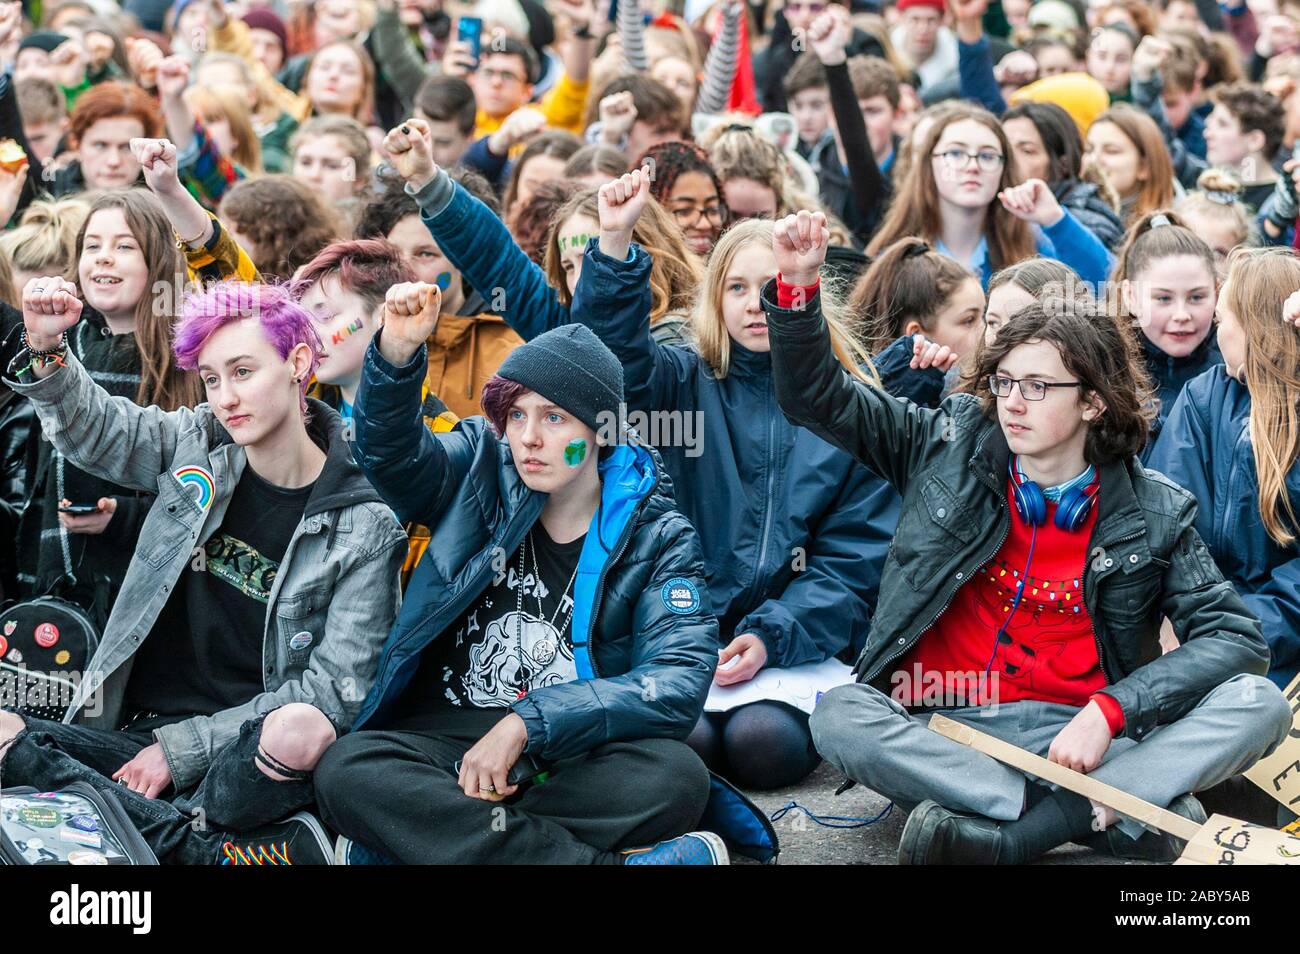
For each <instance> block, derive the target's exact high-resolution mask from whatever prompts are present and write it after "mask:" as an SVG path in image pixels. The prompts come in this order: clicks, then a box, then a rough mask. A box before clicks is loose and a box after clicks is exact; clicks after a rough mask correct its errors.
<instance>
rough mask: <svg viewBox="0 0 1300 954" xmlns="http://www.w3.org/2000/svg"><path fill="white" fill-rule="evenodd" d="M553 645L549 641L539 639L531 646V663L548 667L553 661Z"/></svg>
mask: <svg viewBox="0 0 1300 954" xmlns="http://www.w3.org/2000/svg"><path fill="white" fill-rule="evenodd" d="M555 652H556V649H555V643H553V642H551V641H550V640H549V639H539V640H538V641H537V642H536V643H534V644H533V661H534V662H536V663H537V665H539V666H549V665H550V664H551V663H553V662H554V661H555Z"/></svg>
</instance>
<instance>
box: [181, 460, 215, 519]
mask: <svg viewBox="0 0 1300 954" xmlns="http://www.w3.org/2000/svg"><path fill="white" fill-rule="evenodd" d="M172 476H173V477H175V478H176V482H177V483H178V484H180V485H181V487H182V488H183V489H184V490H185V492H186V493H188V494H189V495H190V496H191V497H193V498H194V502H195V503H196V504H198V505H199V509H201V510H207V509H208V508H209V507H211V506H212V499H213V498H214V497H215V496H216V495H217V484H216V481H214V480H213V479H212V475H211V474H209V473H208V472H207V471H206V470H204V469H203V468H202V467H180V468H177V469H176V470H174V471H172Z"/></svg>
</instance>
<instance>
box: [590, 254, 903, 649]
mask: <svg viewBox="0 0 1300 954" xmlns="http://www.w3.org/2000/svg"><path fill="white" fill-rule="evenodd" d="M650 265H651V260H650V256H649V255H648V254H647V253H646V252H645V250H644V249H642V248H640V247H638V246H635V245H634V246H633V247H632V252H631V255H630V258H629V260H628V261H626V262H618V261H615V260H614V259H612V258H610V257H609V256H607V255H604V254H602V253H601V252H600V250H599V248H598V243H597V241H596V240H595V239H592V240H591V241H590V242H589V243H588V246H587V252H586V257H585V259H584V261H583V266H582V277H581V280H580V281H579V282H578V287H577V290H576V293H575V295H574V300H573V307H572V314H573V317H574V319H575V320H578V321H582V322H583V323H584V324H586V325H588V326H589V327H590V328H591V329H592V330H593V331H595V332H596V333H597V334H598V335H599V336H600V338H601V340H602V341H604V342H605V344H606V345H608V346H609V349H610V350H611V351H613V352H614V354H616V355H617V356H618V358H619V360H620V361H622V363H623V380H624V382H625V391H626V399H627V405H628V408H629V414H630V415H635V414H636V413H637V412H642V413H646V414H647V415H649V417H648V420H645V421H637V420H635V419H634V420H632V421H631V423H632V424H633V425H634V426H635V425H646V424H648V425H649V426H650V427H651V428H652V430H651V433H650V434H649V435H647V437H648V438H649V439H650V440H652V441H654V440H655V439H656V437H657V438H658V443H657V446H658V447H659V450H660V452H661V453H662V454H663V458H664V465H665V467H667V469H668V472H669V473H670V474H672V476H673V483H674V484H675V486H676V488H677V500H678V506H679V507H680V508H681V510H682V512H683V513H685V514H686V516H687V517H689V518H690V520H691V521H692V522H693V523H694V524H695V526H696V528H697V529H698V530H699V534H700V540H701V542H702V543H703V545H704V563H705V566H706V567H707V569H708V573H709V592H710V596H711V598H712V600H713V606H714V609H715V611H716V612H717V614H718V620H719V623H720V624H721V632H722V637H723V639H724V640H726V639H729V638H730V637H732V636H734V635H739V634H741V633H754V634H755V635H757V636H758V637H759V638H760V639H762V640H763V643H764V645H765V646H766V648H767V653H768V665H769V666H778V667H785V666H794V665H798V664H800V663H808V662H821V661H822V660H824V659H828V658H829V657H831V656H835V655H837V654H843V655H844V656H845V657H846V658H850V659H851V658H852V654H853V653H856V652H857V650H858V649H860V647H861V646H862V644H863V642H864V641H865V639H866V635H867V632H868V630H869V629H870V623H871V609H872V607H873V606H874V604H875V602H876V597H877V593H878V590H879V586H880V572H881V569H882V568H883V566H884V562H885V554H886V552H887V551H888V549H889V543H890V540H891V538H892V537H893V532H894V528H895V526H896V525H897V522H898V496H897V494H896V493H895V492H894V491H893V489H892V488H891V487H889V485H888V484H886V483H885V482H884V481H883V480H880V479H879V478H878V477H876V476H874V475H873V474H871V473H869V472H868V471H867V470H866V469H865V468H864V467H862V466H861V465H860V464H857V463H856V462H854V461H853V460H852V459H851V458H850V457H849V456H848V455H847V454H845V453H844V452H843V451H841V450H838V449H836V448H834V447H832V446H831V445H830V444H828V443H826V442H825V441H823V440H822V439H821V438H819V437H817V436H815V435H814V434H813V433H812V432H811V431H808V430H807V429H805V428H802V427H796V426H794V425H792V424H791V423H790V422H789V421H787V420H786V417H785V415H784V414H782V413H781V409H780V408H779V407H778V406H777V403H776V393H775V391H774V390H773V388H772V369H771V360H770V358H769V356H768V355H767V354H763V353H756V352H752V351H748V350H746V349H744V348H740V347H735V346H733V347H732V349H731V367H730V370H729V372H728V374H727V376H726V377H725V378H722V379H720V380H719V379H718V378H717V377H715V376H714V373H713V370H712V369H711V368H710V367H709V366H708V365H707V364H705V362H704V361H703V360H701V358H700V357H699V356H698V355H697V354H696V353H695V352H694V351H688V350H684V349H682V348H677V347H673V346H668V345H661V344H658V343H656V342H655V341H654V340H653V339H652V337H651V335H650V325H649V314H650V283H649V277H650ZM909 344H910V342H909ZM655 412H667V414H666V415H663V416H662V417H660V418H659V423H658V431H659V433H658V434H657V435H656V434H655V433H654V429H655V428H656V422H655V417H654V414H655ZM668 423H671V424H675V425H677V426H685V425H686V424H687V423H689V424H690V425H691V426H693V427H694V428H695V434H694V437H695V440H693V441H690V442H687V441H683V440H672V439H671V438H672V436H673V435H671V434H670V433H665V431H664V425H665V424H668ZM682 433H683V434H684V433H685V431H683V432H682Z"/></svg>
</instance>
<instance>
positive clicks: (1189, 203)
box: [1174, 169, 1253, 246]
mask: <svg viewBox="0 0 1300 954" xmlns="http://www.w3.org/2000/svg"><path fill="white" fill-rule="evenodd" d="M1241 191H1242V189H1241V183H1240V182H1238V181H1237V180H1236V178H1234V177H1233V176H1232V174H1231V173H1229V172H1226V171H1224V170H1223V169H1206V170H1205V171H1204V172H1202V173H1201V174H1200V176H1199V177H1198V178H1197V180H1196V191H1195V192H1189V193H1187V194H1186V195H1184V196H1183V197H1182V198H1181V199H1179V200H1178V201H1177V202H1175V203H1174V211H1175V212H1177V213H1178V214H1179V215H1187V214H1189V213H1191V214H1193V215H1206V216H1209V217H1210V218H1212V219H1215V220H1217V221H1219V222H1225V223H1227V224H1228V225H1230V226H1232V229H1233V233H1234V234H1235V235H1236V236H1237V241H1235V242H1233V243H1232V244H1233V245H1234V246H1235V245H1242V244H1244V243H1245V242H1247V241H1249V240H1250V238H1251V226H1252V224H1253V223H1252V219H1251V215H1250V213H1249V212H1248V211H1246V207H1245V206H1244V205H1242V204H1241V199H1240V198H1239V197H1240V195H1241Z"/></svg>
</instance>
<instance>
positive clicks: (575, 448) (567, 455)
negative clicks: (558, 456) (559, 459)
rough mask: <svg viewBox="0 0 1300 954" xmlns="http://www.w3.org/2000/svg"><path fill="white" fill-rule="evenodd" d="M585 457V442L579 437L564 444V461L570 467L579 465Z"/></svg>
mask: <svg viewBox="0 0 1300 954" xmlns="http://www.w3.org/2000/svg"><path fill="white" fill-rule="evenodd" d="M586 459H587V442H586V441H584V440H583V439H582V438H581V437H579V438H577V439H576V440H571V441H569V443H567V444H566V445H564V462H565V463H566V464H568V465H569V466H570V467H581V466H582V462H583V461H584V460H586Z"/></svg>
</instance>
